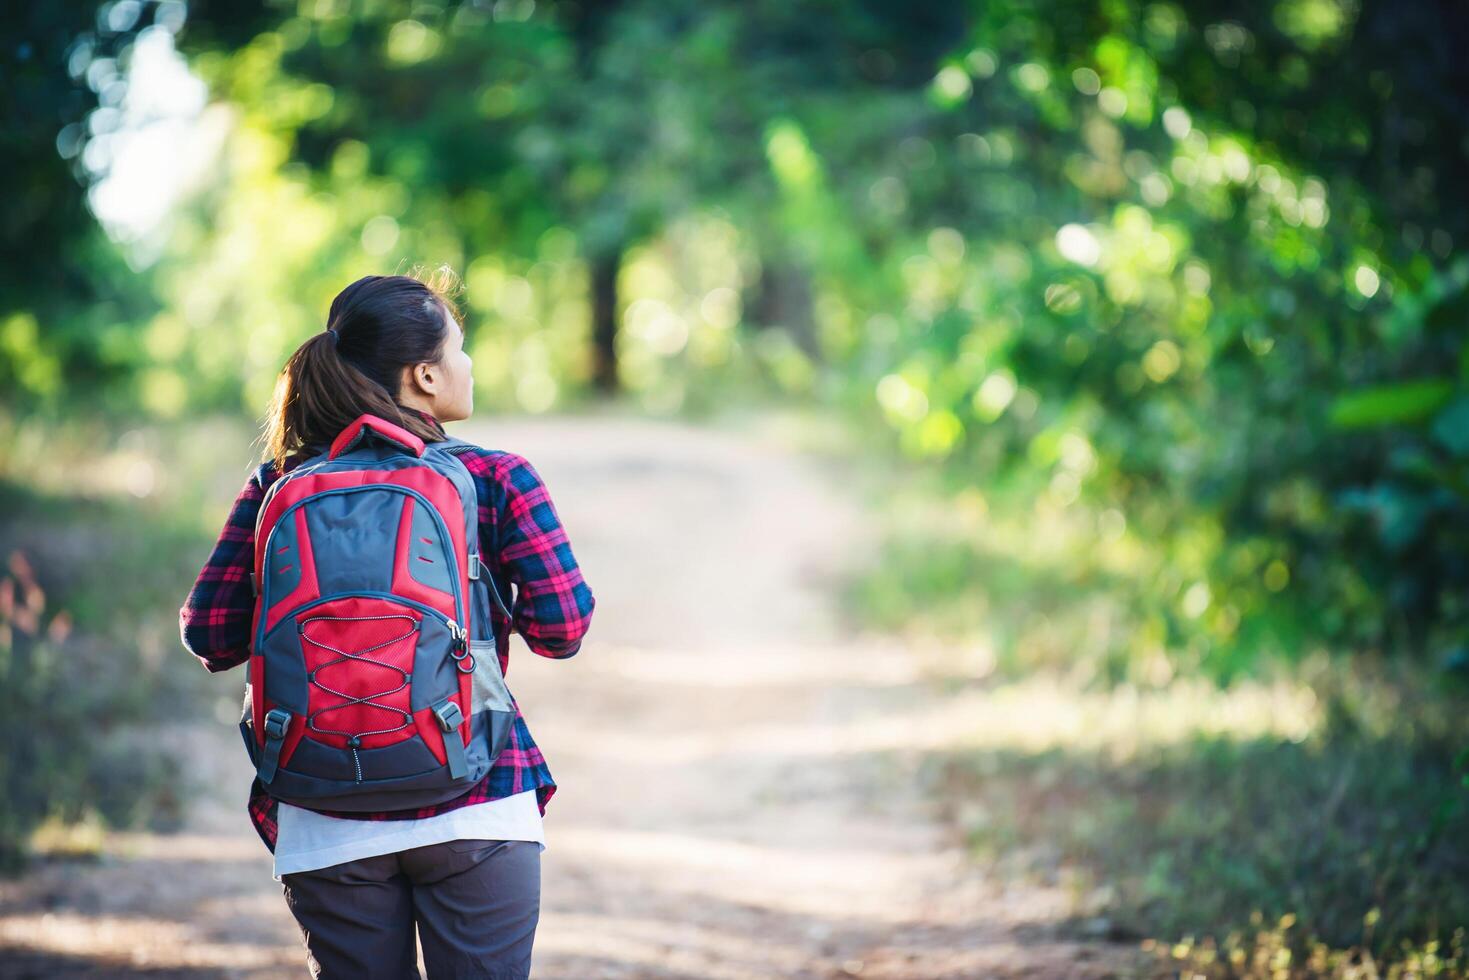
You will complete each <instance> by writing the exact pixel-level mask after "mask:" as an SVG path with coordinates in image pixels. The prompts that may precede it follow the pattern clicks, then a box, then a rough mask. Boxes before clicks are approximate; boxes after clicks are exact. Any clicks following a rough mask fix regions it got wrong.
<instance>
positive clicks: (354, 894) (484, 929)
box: [281, 840, 541, 980]
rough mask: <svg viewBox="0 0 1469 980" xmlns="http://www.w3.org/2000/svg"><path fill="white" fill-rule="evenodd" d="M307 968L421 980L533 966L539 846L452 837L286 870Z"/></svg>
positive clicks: (505, 973)
mask: <svg viewBox="0 0 1469 980" xmlns="http://www.w3.org/2000/svg"><path fill="white" fill-rule="evenodd" d="M281 886H282V888H283V889H284V891H285V896H286V904H287V905H288V906H289V907H290V909H291V914H292V915H294V916H295V917H296V922H297V924H298V925H300V927H301V936H302V938H303V939H304V941H305V943H306V950H307V955H306V963H307V966H308V967H309V968H310V970H311V975H312V976H313V977H317V978H325V980H338V978H343V980H346V978H353V980H355V978H384V980H387V978H391V980H402V978H405V977H412V978H415V980H417V978H418V977H419V973H418V953H417V948H416V946H415V945H414V937H413V930H414V925H415V923H416V924H417V926H418V932H419V936H420V938H421V939H422V941H423V963H424V966H425V967H426V968H427V970H428V975H429V977H430V978H431V980H438V978H441V977H442V978H448V977H490V978H492V980H502V978H503V980H512V978H513V980H525V978H526V977H529V976H530V953H531V944H532V943H533V942H534V941H535V935H536V923H537V921H538V920H539V919H540V913H541V846H540V844H538V843H536V842H535V841H523V840H452V841H445V842H444V843H442V844H429V845H426V846H424V847H415V848H411V849H409V850H406V851H399V852H397V853H395V854H381V855H377V856H375V857H368V858H362V859H361V860H357V861H347V862H345V863H343V864H334V865H332V866H331V867H329V868H321V869H319V870H316V871H299V872H293V873H291V874H285V875H281Z"/></svg>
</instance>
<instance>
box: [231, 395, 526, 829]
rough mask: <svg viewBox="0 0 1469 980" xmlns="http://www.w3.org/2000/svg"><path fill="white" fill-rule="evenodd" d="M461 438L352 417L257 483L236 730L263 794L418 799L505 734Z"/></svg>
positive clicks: (455, 780) (484, 756) (446, 785)
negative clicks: (246, 650) (248, 637)
mask: <svg viewBox="0 0 1469 980" xmlns="http://www.w3.org/2000/svg"><path fill="white" fill-rule="evenodd" d="M470 448H473V446H472V444H470V443H467V442H464V441H463V440H461V439H455V438H449V439H447V440H443V441H438V442H432V443H427V444H425V443H424V441H423V440H422V439H420V438H418V437H417V436H416V435H414V434H413V433H411V432H409V431H407V430H406V429H403V428H402V427H400V426H397V425H394V424H393V423H391V422H388V421H387V420H385V419H382V418H378V417H377V416H375V415H362V416H359V417H358V418H357V419H356V421H354V422H353V423H352V424H351V425H349V426H348V427H347V428H346V429H344V430H343V431H342V432H341V434H340V435H338V436H337V438H336V439H335V440H333V442H332V444H331V447H330V448H329V449H328V450H326V451H325V452H322V453H319V454H317V455H315V456H312V457H310V458H309V459H306V460H304V461H302V462H301V463H300V465H298V466H296V467H294V468H293V469H292V470H290V472H288V473H285V474H283V475H281V476H280V477H279V478H278V479H277V480H276V481H275V482H274V483H272V484H271V485H270V487H269V489H268V490H267V491H266V494H265V498H264V500H263V501H262V502H261V505H260V513H259V516H258V518H257V520H256V526H255V541H256V552H255V571H254V574H253V576H252V582H251V584H252V586H253V587H254V590H255V596H256V599H255V614H254V620H253V626H252V641H251V655H250V662H249V673H248V679H247V681H246V691H247V694H246V712H245V717H243V718H242V719H241V721H240V730H241V733H242V734H243V735H244V739H245V745H246V748H247V749H248V751H249V753H250V759H251V761H252V762H253V763H254V764H255V768H256V772H257V774H258V775H259V777H260V781H261V782H262V783H263V784H264V786H265V788H266V790H267V791H268V792H269V793H270V795H272V796H274V797H275V798H277V799H279V800H284V801H286V802H289V803H294V804H298V805H301V806H306V807H312V808H315V809H326V810H346V811H377V810H398V809H409V808H416V807H421V806H428V805H431V804H434V803H439V802H442V801H444V800H448V799H452V798H453V797H455V796H459V795H461V794H463V793H464V792H465V791H467V790H468V789H469V788H470V787H471V786H473V785H474V784H475V783H476V782H478V781H479V780H480V779H481V778H482V777H483V776H484V775H485V773H486V772H487V771H488V770H489V768H490V766H491V765H493V764H494V760H495V758H496V756H498V755H499V754H500V751H501V749H503V747H504V746H505V744H506V742H507V741H508V739H509V735H510V731H511V728H512V726H513V724H514V719H515V706H514V702H513V700H512V698H511V695H510V692H509V690H508V689H507V688H506V687H505V680H504V677H503V676H502V675H501V672H500V661H499V657H498V656H497V654H496V651H495V641H494V636H493V634H492V633H491V627H490V615H489V601H490V600H489V597H490V596H493V597H494V600H495V601H496V602H497V603H498V604H499V606H500V609H501V610H502V611H504V612H505V615H506V616H507V618H510V612H509V610H508V609H506V607H505V603H504V602H503V601H502V600H501V599H500V595H499V591H498V590H497V589H495V588H494V583H493V582H492V581H491V580H490V579H489V569H488V568H487V567H486V566H485V565H484V564H483V563H482V561H481V559H480V555H479V507H478V500H477V497H476V492H475V483H474V478H473V477H472V476H471V475H470V473H469V470H468V469H466V468H465V466H464V463H463V461H461V460H460V459H459V456H458V454H459V453H461V452H464V451H465V450H467V449H470ZM262 469H263V465H262Z"/></svg>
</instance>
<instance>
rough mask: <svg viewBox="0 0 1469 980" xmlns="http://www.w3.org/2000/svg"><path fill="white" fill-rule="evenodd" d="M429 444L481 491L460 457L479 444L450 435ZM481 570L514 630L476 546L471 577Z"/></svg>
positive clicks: (476, 575) (507, 611)
mask: <svg viewBox="0 0 1469 980" xmlns="http://www.w3.org/2000/svg"><path fill="white" fill-rule="evenodd" d="M428 445H429V448H431V449H442V450H443V451H444V452H446V453H448V454H449V455H450V456H452V457H453V458H454V462H456V463H458V464H459V465H460V466H462V467H464V471H465V473H466V474H468V475H469V476H470V484H471V485H472V486H474V487H475V492H476V493H478V492H479V484H478V483H475V481H474V479H473V474H471V473H469V467H467V466H464V460H462V459H460V458H459V456H460V454H462V453H466V452H469V450H471V449H479V448H480V447H479V446H476V445H475V444H474V443H472V442H466V441H465V440H463V439H460V438H458V437H457V436H450V437H449V438H447V439H440V440H437V441H435V442H431V443H429V444H428ZM481 571H483V573H484V574H483V577H484V580H485V582H486V583H488V585H489V587H490V595H491V596H492V597H493V598H494V600H495V605H497V606H499V607H500V611H501V612H502V613H504V614H505V619H506V621H507V622H509V623H510V624H511V627H510V628H511V629H512V630H514V628H515V625H514V624H515V616H514V615H513V614H512V613H511V612H510V610H509V608H507V607H506V605H505V600H504V599H502V598H500V589H499V587H498V586H496V585H495V577H494V575H492V574H491V573H490V566H489V565H487V564H485V562H484V560H483V558H482V557H481V556H480V554H479V549H477V548H476V549H475V553H474V554H473V555H472V556H471V560H470V562H469V577H470V579H471V580H478V579H479V578H480V577H481V574H480V573H481Z"/></svg>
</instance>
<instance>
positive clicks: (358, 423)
mask: <svg viewBox="0 0 1469 980" xmlns="http://www.w3.org/2000/svg"><path fill="white" fill-rule="evenodd" d="M369 435H376V436H378V437H379V438H380V439H382V440H383V441H384V442H388V443H391V444H393V445H395V446H398V447H400V448H402V449H403V450H405V451H407V452H410V453H412V454H413V455H414V456H422V455H423V450H424V444H423V440H422V439H420V438H418V436H416V435H414V434H413V433H411V432H409V431H408V430H407V429H405V428H403V427H402V426H399V425H394V424H393V423H391V422H389V421H388V420H387V419H384V418H379V417H378V416H376V415H370V414H367V413H363V414H362V415H359V416H357V418H356V420H355V421H353V423H352V424H351V425H349V426H347V427H346V428H345V429H343V430H342V431H341V434H340V435H338V436H337V437H336V438H335V439H333V440H332V448H331V453H330V454H329V455H328V456H327V458H328V459H336V458H337V457H338V456H340V455H342V454H343V453H345V452H350V451H351V450H352V449H354V448H356V446H357V444H358V443H360V442H361V441H362V440H363V439H365V438H367V436H369Z"/></svg>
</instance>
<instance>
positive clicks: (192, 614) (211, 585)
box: [179, 468, 265, 674]
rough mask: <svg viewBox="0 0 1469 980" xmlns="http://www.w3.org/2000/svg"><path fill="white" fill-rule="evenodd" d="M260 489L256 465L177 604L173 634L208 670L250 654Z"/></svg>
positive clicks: (238, 661) (234, 663)
mask: <svg viewBox="0 0 1469 980" xmlns="http://www.w3.org/2000/svg"><path fill="white" fill-rule="evenodd" d="M264 497H265V491H264V489H262V488H261V485H260V470H259V469H258V468H257V469H256V471H255V472H254V473H251V474H250V478H249V479H248V480H247V481H245V486H244V488H243V489H241V490H240V493H239V496H238V497H236V498H235V502H234V505H233V506H232V507H231V508H230V515H229V519H228V520H227V521H225V524H224V529H223V530H222V531H220V533H219V540H218V541H217V542H215V545H214V550H213V551H212V552H211V553H210V555H209V560H208V561H206V562H205V563H204V568H203V569H202V570H201V571H200V572H199V578H198V580H197V581H195V582H194V587H193V588H192V589H190V590H189V597H188V598H187V599H185V600H184V604H183V606H182V607H181V608H180V609H179V638H180V639H182V640H183V644H184V648H185V649H187V650H188V651H189V652H190V653H192V654H193V655H194V656H196V657H198V658H199V661H200V663H202V664H203V665H204V668H205V669H206V670H208V671H209V672H210V673H211V674H213V673H218V672H219V671H222V670H229V669H230V668H231V667H237V666H239V665H240V664H242V663H244V662H245V661H246V660H248V659H250V623H251V620H252V619H253V617H254V614H255V594H254V592H253V591H252V590H251V588H250V573H251V571H252V570H253V569H254V566H255V517H256V515H257V514H259V512H260V502H261V500H263V499H264Z"/></svg>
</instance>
